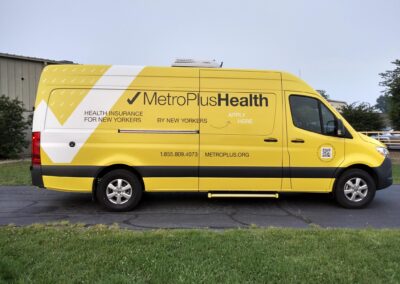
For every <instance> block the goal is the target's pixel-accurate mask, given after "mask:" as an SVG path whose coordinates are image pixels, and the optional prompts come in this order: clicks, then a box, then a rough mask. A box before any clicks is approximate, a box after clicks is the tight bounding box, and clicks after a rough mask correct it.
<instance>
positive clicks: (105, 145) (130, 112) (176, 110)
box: [33, 65, 384, 192]
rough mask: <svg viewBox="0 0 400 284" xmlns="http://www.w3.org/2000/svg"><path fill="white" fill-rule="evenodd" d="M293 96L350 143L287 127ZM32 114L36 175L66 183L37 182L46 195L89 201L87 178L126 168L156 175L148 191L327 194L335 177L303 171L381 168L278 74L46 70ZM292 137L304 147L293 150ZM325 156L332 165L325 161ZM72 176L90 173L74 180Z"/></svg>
mask: <svg viewBox="0 0 400 284" xmlns="http://www.w3.org/2000/svg"><path fill="white" fill-rule="evenodd" d="M291 95H302V96H307V97H312V98H316V99H318V100H319V101H321V103H322V104H323V105H325V106H326V107H327V108H328V109H329V110H330V111H331V112H332V113H333V114H334V115H335V116H336V117H337V118H339V119H341V120H342V121H343V123H344V125H345V127H346V128H347V129H348V131H349V133H350V134H351V135H352V137H353V138H352V139H345V138H338V137H332V136H324V135H321V134H317V133H313V132H309V131H305V130H303V129H300V128H298V127H296V126H294V124H293V119H292V114H291V109H290V102H289V98H290V96H291ZM35 108H36V110H35V116H34V123H33V124H34V125H33V126H34V127H33V131H40V132H41V135H42V136H41V137H42V138H41V162H42V166H43V167H44V168H45V167H51V168H52V170H53V169H54V168H57V167H59V168H62V167H63V166H64V167H69V168H68V169H69V171H68V172H62V173H61V175H64V176H51V175H45V174H44V176H43V183H44V187H46V188H50V189H58V190H65V191H81V192H90V191H91V190H92V188H93V181H94V180H95V178H96V176H95V174H94V173H98V172H100V170H101V169H104V168H106V167H108V166H112V165H124V166H129V167H132V168H133V169H135V170H137V171H138V172H140V170H143V172H146V171H148V170H149V168H150V170H151V171H153V172H152V174H151V175H149V176H143V181H144V185H145V190H146V191H202V192H207V191H209V192H210V191H260V192H261V191H270V192H283V191H286V192H330V191H332V189H333V185H334V181H335V179H334V178H332V177H325V178H321V177H307V176H310V175H309V172H308V171H314V172H319V170H320V169H321V170H322V171H324V170H326V169H344V168H347V167H349V166H352V165H357V164H361V165H366V166H369V167H378V166H379V165H381V164H382V162H383V160H384V158H383V156H382V155H380V154H379V153H378V152H377V151H376V150H375V147H376V146H379V145H380V144H379V143H378V142H376V143H375V142H371V141H367V138H365V137H362V136H360V135H359V134H358V133H357V132H356V131H354V130H353V129H352V127H351V126H350V125H349V124H348V123H347V122H346V121H345V120H344V119H343V117H342V116H341V115H340V114H339V113H338V112H337V111H336V110H335V109H334V108H333V107H331V106H330V105H329V103H328V102H327V101H325V100H324V99H323V98H322V97H321V96H320V95H318V94H317V93H316V92H315V91H314V90H313V89H312V88H311V87H310V86H308V85H307V84H306V83H305V82H303V81H302V80H301V79H299V78H297V77H295V76H293V75H291V74H288V73H284V72H278V71H260V70H237V69H207V68H169V67H140V68H139V67H123V66H122V67H118V66H105V65H99V66H97V65H65V66H63V65H58V66H48V67H46V68H45V69H44V71H43V74H42V76H41V79H40V84H39V88H38V94H37V98H36V104H35ZM297 138H301V139H304V140H305V141H306V143H304V144H293V143H292V140H294V139H297ZM275 140H276V141H275ZM71 142H72V144H73V145H74V146H71V145H72V144H71ZM374 143H375V144H374ZM322 148H330V149H331V150H332V153H333V154H332V157H331V158H329V159H322V158H321V153H322ZM71 168H72V169H74V168H76V169H77V170H78V171H79V170H80V169H87V168H89V169H92V168H94V170H91V171H90V172H89V173H87V177H82V174H80V175H78V176H80V177H73V176H68V175H73V174H74V173H73V170H71ZM163 168H165V169H166V170H167V172H170V171H171V170H172V171H173V174H172V175H171V176H169V177H167V176H165V175H166V174H165V173H164V170H163ZM157 174H158V175H159V176H157ZM301 175H304V177H301ZM317 175H318V174H317ZM311 176H312V175H311Z"/></svg>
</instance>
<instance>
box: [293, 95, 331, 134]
mask: <svg viewBox="0 0 400 284" xmlns="http://www.w3.org/2000/svg"><path fill="white" fill-rule="evenodd" d="M289 102H290V111H291V113H292V119H293V124H294V125H295V126H296V127H298V128H301V129H304V130H307V131H311V132H315V133H319V134H323V135H329V136H336V133H337V120H336V117H335V116H334V114H333V113H332V112H331V111H330V110H329V109H328V108H327V107H326V106H325V105H323V104H322V103H321V102H320V101H319V100H317V99H314V98H310V97H306V96H300V95H291V96H290V97H289Z"/></svg>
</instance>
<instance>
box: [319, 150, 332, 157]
mask: <svg viewBox="0 0 400 284" xmlns="http://www.w3.org/2000/svg"><path fill="white" fill-rule="evenodd" d="M321 158H325V159H327V158H328V159H329V158H332V148H322V149H321Z"/></svg>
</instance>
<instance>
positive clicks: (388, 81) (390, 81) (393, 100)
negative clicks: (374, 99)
mask: <svg viewBox="0 0 400 284" xmlns="http://www.w3.org/2000/svg"><path fill="white" fill-rule="evenodd" d="M392 63H393V64H394V65H395V68H394V70H389V71H386V72H384V73H380V74H379V75H380V76H381V77H382V79H383V81H382V82H380V85H381V86H383V87H385V90H384V91H383V93H384V95H386V96H388V97H389V100H388V101H389V116H390V120H391V121H392V125H393V127H394V128H395V129H396V130H400V60H399V59H397V60H395V61H393V62H392Z"/></svg>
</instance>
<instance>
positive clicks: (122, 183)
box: [96, 169, 143, 211]
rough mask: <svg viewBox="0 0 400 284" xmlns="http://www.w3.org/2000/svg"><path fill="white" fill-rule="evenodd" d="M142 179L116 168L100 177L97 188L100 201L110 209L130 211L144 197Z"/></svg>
mask: <svg viewBox="0 0 400 284" xmlns="http://www.w3.org/2000/svg"><path fill="white" fill-rule="evenodd" d="M142 193H143V186H142V183H141V182H140V180H139V179H138V178H137V177H136V176H135V175H133V174H132V173H131V172H129V171H127V170H122V169H121V170H114V171H111V172H109V173H107V174H106V175H105V176H103V177H102V178H101V179H100V182H99V184H98V187H97V190H96V196H97V200H98V201H99V203H100V204H101V205H102V206H103V207H104V208H106V209H108V210H110V211H129V210H132V209H133V208H135V206H136V205H137V204H138V203H139V201H140V199H141V198H142Z"/></svg>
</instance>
